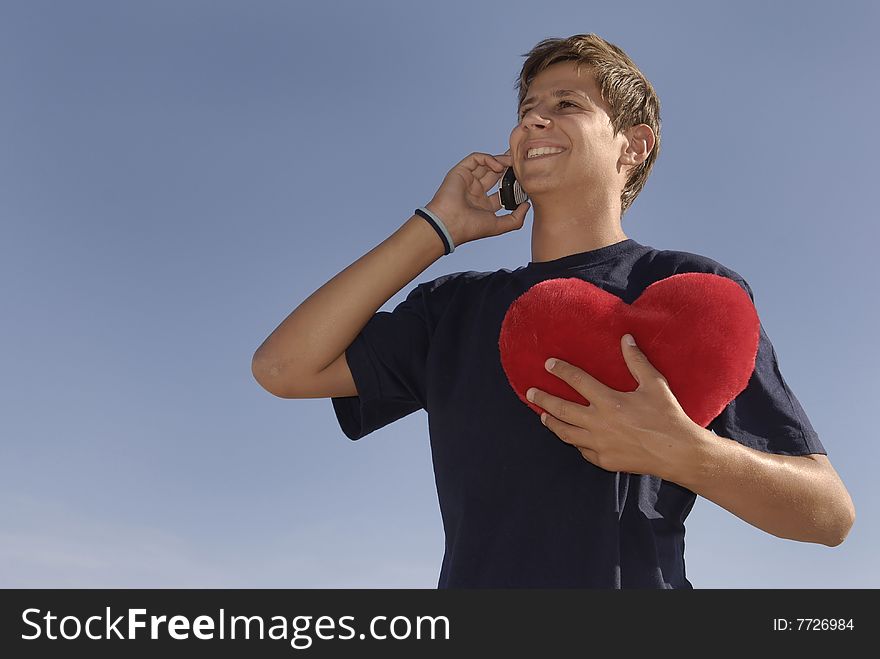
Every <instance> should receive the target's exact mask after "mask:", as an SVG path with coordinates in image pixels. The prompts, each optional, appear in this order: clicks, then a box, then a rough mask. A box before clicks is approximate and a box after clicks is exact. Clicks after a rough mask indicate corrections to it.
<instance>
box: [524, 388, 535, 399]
mask: <svg viewBox="0 0 880 659" xmlns="http://www.w3.org/2000/svg"><path fill="white" fill-rule="evenodd" d="M526 398H528V399H529V400H530V401H533V402H534V400H535V388H534V387H532V388H531V389H529V390H528V391H527V392H526Z"/></svg>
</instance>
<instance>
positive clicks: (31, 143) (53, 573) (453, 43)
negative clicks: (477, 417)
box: [0, 0, 880, 588]
mask: <svg viewBox="0 0 880 659" xmlns="http://www.w3.org/2000/svg"><path fill="white" fill-rule="evenodd" d="M878 14H880V11H878V8H877V3H874V2H836V3H831V2H826V3H814V2H809V3H807V2H804V3H800V2H798V3H795V2H776V3H768V2H766V1H761V2H742V1H740V0H738V1H737V2H664V3H657V2H627V3H622V4H621V3H613V2H607V3H602V4H600V3H587V2H583V1H552V0H548V1H545V2H542V3H534V2H523V1H522V0H503V1H497V2H496V1H492V2H473V1H461V0H458V1H455V2H450V1H447V0H444V1H443V2H404V1H402V0H401V1H399V2H390V1H385V2H354V1H352V2H322V3H316V2H292V1H289V2H281V1H273V2H269V1H265V0H263V1H251V2H244V1H243V0H238V1H236V2H231V1H222V2H221V1H216V0H211V1H207V0H200V1H195V0H187V1H184V2H181V1H179V0H154V1H151V2H115V1H110V0H107V1H103V2H97V1H93V0H81V1H79V2H76V3H70V2H62V1H58V2H45V1H42V0H36V1H35V0H26V1H25V0H21V1H17V2H9V1H4V2H0V85H2V87H0V90H2V102H0V145H2V148H0V218H2V240H0V277H2V282H3V284H2V286H0V296H2V297H0V303H2V318H3V322H2V323H0V338H2V341H0V351H2V353H0V354H2V359H0V363H2V365H3V378H2V380H0V434H2V437H0V586H4V587H68V586H81V587H303V588H312V587H315V588H317V587H329V588H337V587H380V588H382V587H405V588H410V587H416V588H434V587H435V586H436V583H437V577H438V574H439V569H440V563H441V559H442V557H443V529H442V523H441V518H440V512H439V507H438V504H437V499H436V497H437V494H436V489H435V484H434V477H433V471H432V467H431V455H430V448H429V443H428V433H427V416H426V413H425V412H424V411H419V412H416V413H414V414H412V415H410V416H408V417H406V418H404V419H401V420H400V421H397V422H395V423H393V424H391V425H389V426H386V427H385V428H383V429H381V430H378V431H376V432H374V433H372V434H371V435H368V436H367V437H365V438H363V439H361V440H359V441H357V442H352V441H350V440H349V439H347V438H346V437H345V436H344V435H343V433H342V431H341V430H340V428H339V426H338V424H337V421H336V417H335V415H334V413H333V409H332V405H331V403H330V401H329V400H328V399H314V400H282V399H279V398H275V397H273V396H272V395H271V394H269V393H267V392H266V391H264V390H263V389H261V388H260V387H259V386H258V385H257V383H256V382H255V381H254V379H253V377H252V375H251V370H250V367H251V357H252V355H253V353H254V351H255V350H256V348H257V347H258V346H259V345H260V343H261V342H262V341H263V339H265V337H266V336H267V335H268V334H269V333H270V332H271V331H272V330H273V329H274V328H275V327H276V326H277V325H278V323H280V322H281V320H283V318H285V317H286V316H287V315H288V314H289V313H290V311H292V310H293V309H294V308H295V307H296V306H297V305H299V304H300V303H301V302H302V301H303V300H304V299H305V298H306V297H308V296H309V295H310V294H311V293H312V292H313V291H315V290H316V289H317V288H319V287H320V286H321V285H323V284H324V283H325V282H326V281H327V280H329V279H330V278H332V277H333V276H334V275H335V274H336V273H338V272H339V271H341V270H342V269H344V268H345V267H346V266H348V265H349V264H350V263H352V262H353V261H355V260H356V259H357V258H359V257H360V256H362V255H363V254H364V253H366V252H367V251H369V250H370V249H372V248H373V247H374V246H375V245H377V244H378V243H380V242H381V241H383V240H384V239H385V238H387V237H388V236H389V235H390V234H391V233H393V232H394V231H395V230H396V229H397V228H398V227H399V226H400V225H401V224H402V223H403V222H405V221H406V220H407V219H408V218H409V217H410V215H411V214H412V211H413V209H414V208H416V207H417V206H421V205H423V204H425V203H427V202H428V201H429V200H430V199H431V197H432V196H433V194H434V192H435V191H436V189H437V188H438V187H439V185H440V183H441V182H442V180H443V178H444V176H445V175H446V173H447V172H448V171H449V169H450V168H451V167H452V166H453V165H455V164H456V163H457V162H458V161H459V160H461V159H462V158H463V157H464V156H466V155H467V154H468V153H471V152H472V151H484V152H490V153H502V152H503V151H504V150H505V149H506V148H507V147H508V142H507V140H508V136H509V133H510V130H511V129H512V127H513V124H514V121H515V111H516V108H515V105H516V94H515V90H514V83H515V81H516V79H517V75H518V73H519V70H520V67H521V66H522V63H523V60H524V57H523V55H524V54H525V53H526V52H527V51H528V50H529V49H530V48H531V47H532V46H534V45H535V44H536V43H537V42H538V41H540V40H541V39H544V38H547V37H551V36H552V37H566V36H570V35H572V34H577V33H587V32H594V33H596V34H599V35H600V36H602V37H604V38H605V39H607V40H609V41H611V42H612V43H614V44H616V45H618V46H620V47H621V48H623V49H624V50H625V51H626V52H627V53H628V54H629V55H630V56H631V57H632V58H633V59H634V60H635V62H636V63H637V64H638V65H639V66H640V67H641V69H642V71H643V72H644V73H645V75H646V76H647V77H648V78H649V79H650V80H651V82H652V84H653V85H654V87H655V89H656V90H657V92H658V94H659V96H660V100H661V104H662V121H663V124H662V133H661V135H662V139H663V142H662V150H661V153H660V156H659V158H658V160H657V163H656V165H655V167H654V171H653V173H652V175H651V178H650V179H649V180H648V182H647V185H646V187H645V189H644V191H643V192H642V194H641V195H640V196H639V198H638V199H637V200H636V201H635V203H634V205H633V206H632V208H631V209H630V210H629V212H628V213H627V214H626V216H625V218H624V231H625V232H626V233H627V235H628V236H629V237H631V238H634V239H635V240H637V241H638V242H641V243H643V244H648V245H652V246H654V247H656V248H658V249H678V250H684V251H690V252H696V253H699V254H704V255H706V256H709V257H711V258H713V259H715V260H717V261H720V262H721V263H723V264H725V265H727V266H728V267H730V268H733V269H734V270H736V271H737V272H739V273H740V274H741V275H742V276H743V277H745V279H746V280H747V281H748V282H749V284H750V285H751V287H752V289H753V290H754V292H755V302H756V306H757V308H758V312H759V314H760V317H761V320H762V322H763V324H764V327H765V329H766V331H767V333H768V335H769V336H770V339H771V340H772V342H773V344H774V346H775V348H776V352H777V355H778V358H779V364H780V367H781V370H782V373H783V374H784V377H785V379H786V381H787V382H788V384H789V386H790V387H791V388H792V390H793V391H794V392H795V394H796V395H797V397H798V398H799V399H800V401H801V403H802V404H803V406H804V408H805V409H806V411H807V414H808V415H809V417H810V419H811V420H812V422H813V425H814V426H815V428H816V430H817V431H818V432H819V435H820V438H821V440H822V442H823V443H824V445H825V447H826V449H827V450H828V455H829V458H830V459H831V461H832V464H833V465H834V466H835V468H836V469H837V470H838V472H839V473H840V475H841V477H842V478H843V480H844V482H845V483H846V485H847V486H848V488H849V491H850V493H851V494H852V497H853V499H854V501H855V504H856V509H857V516H858V519H857V521H856V524H855V527H854V528H853V530H852V532H851V533H850V535H849V537H848V539H847V540H846V542H844V544H843V545H841V546H839V547H836V548H829V547H825V546H823V545H815V544H806V543H801V542H795V541H790V540H782V539H779V538H776V537H774V536H771V535H769V534H767V533H765V532H763V531H760V530H759V529H757V528H755V527H753V526H750V525H748V524H747V523H745V522H743V521H742V520H740V519H739V518H737V517H735V516H733V515H732V514H730V513H728V512H727V511H725V510H724V509H722V508H720V507H718V506H717V505H716V504H714V503H712V502H710V501H708V500H706V499H702V498H700V499H698V501H697V503H696V505H695V506H694V509H693V512H692V513H691V515H690V517H689V518H688V522H687V525H686V526H687V536H686V542H687V548H686V554H685V557H686V564H687V575H688V578H689V579H690V580H691V582H692V583H693V584H694V585H695V586H696V587H698V588H709V587H721V588H732V587H771V588H777V587H880V570H878V568H877V565H876V551H877V545H878V526H877V523H876V520H877V514H878V495H877V494H876V491H875V490H872V489H871V488H870V484H871V482H873V480H874V478H876V468H877V458H878V455H880V449H878V440H877V438H876V437H875V436H874V433H875V432H876V430H872V428H873V429H876V426H877V423H876V420H875V418H874V416H873V414H874V412H875V411H876V410H877V409H878V404H877V398H878V393H880V392H878V387H877V384H876V382H877V380H876V375H877V372H878V366H880V364H878V359H877V348H876V333H875V332H876V327H877V325H878V321H880V314H878V307H877V303H876V300H877V297H876V296H877V293H876V291H875V290H874V289H875V288H876V286H877V281H878V277H877V270H876V265H875V264H876V254H875V253H874V243H875V241H876V240H877V238H878V212H877V210H876V207H877V204H876V199H875V192H876V189H877V187H878V185H877V181H876V178H877V169H878V168H877V156H878V152H880V149H878V147H880V140H878V120H877V108H878V107H880V92H878V85H877V83H876V81H877V68H878V64H880V47H878V40H877V38H876V37H877V34H876V32H877V25H878V18H880V16H878ZM531 217H532V216H531V212H530V213H529V216H528V217H527V220H526V226H525V227H524V229H523V230H521V231H519V232H514V233H509V234H506V235H504V236H500V237H497V238H490V239H485V240H481V241H477V242H473V243H468V244H466V245H464V246H462V247H461V248H459V249H457V250H456V251H455V253H454V254H452V255H450V256H448V257H444V258H442V259H440V260H439V261H437V262H436V263H434V264H433V265H432V266H431V267H430V268H428V269H427V270H426V271H425V272H423V273H422V274H421V275H420V276H419V277H417V278H416V280H414V281H413V282H412V283H411V284H410V285H408V286H406V287H405V288H404V289H402V290H401V292H400V293H398V294H397V295H395V296H394V297H393V298H391V300H389V302H388V303H387V304H386V305H384V306H383V307H382V308H383V309H385V310H391V309H393V308H394V306H396V304H397V303H398V302H400V301H401V300H402V299H403V298H404V297H405V295H406V293H407V292H408V291H409V290H411V289H412V288H413V287H414V286H415V285H416V284H417V283H420V282H423V281H429V280H431V279H434V278H436V277H439V276H440V275H443V274H446V273H449V272H458V271H464V270H479V271H493V270H497V269H499V268H511V269H513V268H516V267H518V266H520V265H524V264H525V263H527V262H528V261H529V260H530V243H529V231H530V228H531ZM872 291H873V292H872ZM872 299H873V300H875V302H873V303H872V302H870V300H872ZM871 328H874V329H871ZM872 336H874V337H875V338H874V339H872V338H871V337H872ZM872 474H874V475H873V476H872Z"/></svg>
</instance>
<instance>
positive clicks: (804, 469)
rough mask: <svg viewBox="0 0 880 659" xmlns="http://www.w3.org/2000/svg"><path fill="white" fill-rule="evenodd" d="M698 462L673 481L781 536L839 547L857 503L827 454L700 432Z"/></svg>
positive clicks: (694, 457)
mask: <svg viewBox="0 0 880 659" xmlns="http://www.w3.org/2000/svg"><path fill="white" fill-rule="evenodd" d="M696 432H697V433H699V437H698V438H697V439H696V440H695V441H694V445H696V446H698V447H699V450H698V451H695V452H694V453H692V461H691V462H690V463H689V464H687V463H685V464H682V465H681V466H680V476H675V475H673V476H671V477H670V479H671V480H675V482H677V483H679V484H680V485H683V486H684V487H687V488H688V489H690V490H691V491H693V492H695V493H696V494H699V495H700V496H703V497H705V498H706V499H709V500H711V501H714V502H715V503H716V504H718V505H719V506H721V507H722V508H725V509H726V510H728V511H730V512H731V513H733V514H734V515H736V516H737V517H739V518H740V519H742V520H744V521H746V522H748V523H749V524H751V525H752V526H756V527H758V528H759V529H762V530H763V531H766V532H767V533H770V534H772V535H775V536H777V537H780V538H787V539H790V540H800V541H801V542H816V543H820V544H823V545H827V546H829V547H836V546H837V545H839V544H840V543H842V542H843V540H844V538H846V536H847V534H848V533H849V530H850V528H851V527H852V525H853V522H854V521H855V515H856V513H855V507H854V506H853V502H852V499H851V498H850V496H849V492H847V489H846V487H845V486H844V484H843V482H842V481H841V480H840V477H839V476H838V474H837V472H836V471H835V469H834V467H832V466H831V462H830V461H829V460H828V458H827V456H824V455H821V454H812V455H805V456H787V455H776V454H771V453H764V452H762V451H758V450H756V449H753V448H750V447H748V446H744V445H742V444H740V443H738V442H736V441H734V440H732V439H728V438H726V437H719V436H716V435H714V434H712V432H711V431H709V430H706V429H703V428H700V429H699V430H696Z"/></svg>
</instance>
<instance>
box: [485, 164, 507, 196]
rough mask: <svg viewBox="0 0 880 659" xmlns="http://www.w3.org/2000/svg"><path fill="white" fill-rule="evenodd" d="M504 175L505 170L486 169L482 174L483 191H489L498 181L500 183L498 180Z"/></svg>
mask: <svg viewBox="0 0 880 659" xmlns="http://www.w3.org/2000/svg"><path fill="white" fill-rule="evenodd" d="M503 175H504V170H501V171H500V172H498V171H495V170H494V169H488V170H486V171H485V172H484V173H483V174H482V175H481V176H480V185H481V186H482V188H483V192H488V191H489V190H490V189H491V188H492V186H493V185H495V184H496V183H498V180H499V179H500V178H501V177H502V176H503Z"/></svg>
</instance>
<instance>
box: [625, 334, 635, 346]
mask: <svg viewBox="0 0 880 659" xmlns="http://www.w3.org/2000/svg"><path fill="white" fill-rule="evenodd" d="M623 340H624V341H626V344H627V345H631V346H634V345H635V344H636V340H635V339H634V338H633V337H632V334H624V335H623Z"/></svg>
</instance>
